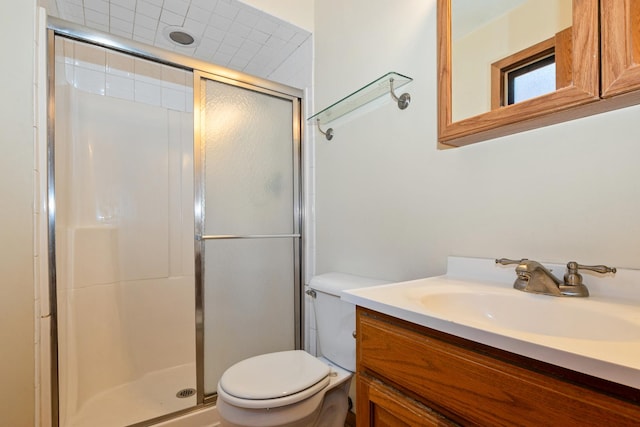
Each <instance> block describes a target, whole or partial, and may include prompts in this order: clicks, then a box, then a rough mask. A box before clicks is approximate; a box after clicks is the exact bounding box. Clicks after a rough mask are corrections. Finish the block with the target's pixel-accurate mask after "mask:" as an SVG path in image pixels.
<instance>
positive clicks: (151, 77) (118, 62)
mask: <svg viewBox="0 0 640 427" xmlns="http://www.w3.org/2000/svg"><path fill="white" fill-rule="evenodd" d="M63 49H64V69H65V73H64V75H62V76H56V80H58V81H59V82H60V80H59V79H64V80H66V82H67V83H68V84H70V85H72V86H73V87H75V88H76V89H80V90H82V91H84V92H88V93H93V94H96V95H104V96H108V97H113V98H119V99H126V100H129V101H135V102H139V103H143V104H148V105H153V106H157V107H163V108H167V109H171V110H176V111H182V112H192V111H193V89H192V88H191V87H190V86H191V82H187V78H189V79H191V74H190V73H187V72H186V71H184V70H180V69H177V68H172V67H165V66H162V65H160V64H157V63H154V62H150V61H147V60H143V59H137V58H133V57H132V56H130V55H124V54H122V53H118V52H112V51H105V50H102V49H93V48H91V46H87V45H85V44H82V43H78V42H75V41H72V40H65V41H64V42H63Z"/></svg>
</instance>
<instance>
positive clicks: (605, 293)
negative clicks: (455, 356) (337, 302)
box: [342, 257, 640, 389]
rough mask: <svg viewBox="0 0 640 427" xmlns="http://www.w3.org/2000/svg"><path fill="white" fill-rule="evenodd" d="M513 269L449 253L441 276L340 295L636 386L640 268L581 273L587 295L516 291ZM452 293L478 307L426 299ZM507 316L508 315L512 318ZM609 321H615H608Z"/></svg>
mask: <svg viewBox="0 0 640 427" xmlns="http://www.w3.org/2000/svg"><path fill="white" fill-rule="evenodd" d="M543 264H544V265H545V266H546V267H547V268H548V269H550V270H551V271H552V272H554V274H555V275H556V276H559V277H560V278H561V277H562V275H563V274H564V268H565V267H564V266H563V265H557V264H549V263H543ZM514 267H515V266H501V265H496V264H495V262H494V260H493V259H479V258H461V257H450V258H449V262H448V268H447V274H446V275H444V276H438V277H432V278H426V279H418V280H412V281H408V282H400V283H392V284H387V285H380V286H373V287H367V288H360V289H352V290H348V291H345V292H344V294H343V296H342V298H343V299H344V300H346V301H348V302H350V303H353V304H355V305H358V306H361V307H365V308H368V309H371V310H375V311H378V312H380V313H384V314H387V315H390V316H393V317H396V318H399V319H402V320H406V321H409V322H412V323H416V324H418V325H422V326H426V327H429V328H432V329H436V330H439V331H441V332H446V333H449V334H451V335H455V336H458V337H461V338H466V339H469V340H472V341H475V342H479V343H482V344H486V345H489V346H492V347H496V348H499V349H502V350H506V351H510V352H512V353H516V354H520V355H522V356H527V357H530V358H533V359H536V360H541V361H544V362H547V363H551V364H554V365H557V366H561V367H564V368H568V369H572V370H574V371H578V372H582V373H586V374H589V375H592V376H595V377H599V378H603V379H606V380H610V381H613V382H616V383H620V384H624V385H627V386H631V387H634V388H637V389H640V271H639V270H629V269H618V272H617V273H616V274H615V275H596V274H588V273H583V276H584V282H585V284H586V285H587V287H588V288H589V291H590V295H591V296H590V297H588V298H578V297H553V296H547V295H536V294H530V293H526V292H521V291H518V290H515V289H513V287H512V284H513V280H514V279H515V272H514ZM452 295H453V298H454V299H455V298H456V295H463V298H464V297H469V299H468V300H467V302H468V301H471V302H472V303H474V304H476V305H477V306H471V305H469V304H467V305H465V304H455V305H451V306H450V305H443V306H442V307H444V309H442V307H439V308H438V307H436V308H438V309H435V308H433V307H434V306H433V303H432V301H439V300H438V299H437V298H440V297H442V296H444V297H447V298H448V297H451V296H452ZM476 298H477V300H476ZM476 301H478V303H476ZM485 302H489V303H491V304H489V306H490V307H489V308H486V309H485V307H482V306H481V305H483V303H485ZM429 304H431V305H429ZM523 307H524V308H525V309H524V310H523V309H522V308H523ZM494 311H495V312H496V313H494ZM565 312H566V313H568V315H567V316H564V313H565ZM494 314H495V318H494ZM508 316H513V322H510V321H509V318H508ZM505 319H506V320H507V321H505ZM593 319H595V321H594V320H593ZM598 319H601V320H602V321H601V322H600V323H598V322H597V320H598ZM609 321H612V323H611V325H615V327H613V326H612V327H609ZM545 322H547V324H545ZM590 323H591V324H590ZM607 328H610V330H608V329H607Z"/></svg>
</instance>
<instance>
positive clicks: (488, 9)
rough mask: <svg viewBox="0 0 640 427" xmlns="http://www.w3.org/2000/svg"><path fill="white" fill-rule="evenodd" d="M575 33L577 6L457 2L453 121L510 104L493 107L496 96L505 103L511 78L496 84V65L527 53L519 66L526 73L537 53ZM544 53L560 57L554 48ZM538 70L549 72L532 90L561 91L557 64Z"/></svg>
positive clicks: (566, 0)
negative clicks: (552, 41)
mask: <svg viewBox="0 0 640 427" xmlns="http://www.w3.org/2000/svg"><path fill="white" fill-rule="evenodd" d="M570 27H571V0H483V1H477V0H451V68H452V86H451V90H452V97H453V101H452V103H453V121H458V120H462V119H466V118H468V117H472V116H475V115H478V114H482V113H486V112H487V111H490V110H491V109H493V108H499V107H500V106H502V105H505V104H507V102H495V104H497V105H492V93H493V92H494V91H495V92H497V95H498V98H499V95H500V93H501V92H503V91H501V90H500V89H501V87H504V86H505V78H506V76H504V77H503V78H501V79H500V78H499V79H497V81H495V82H493V81H492V64H494V63H497V62H499V61H505V60H508V58H510V57H513V55H516V54H518V53H520V52H522V56H523V57H522V58H520V59H519V61H516V62H519V63H520V65H522V67H526V66H527V65H529V66H531V64H535V63H537V62H536V55H537V53H538V52H537V51H536V50H535V47H536V46H539V45H540V44H541V43H544V42H545V41H547V40H549V39H553V38H554V37H555V35H556V34H557V33H560V32H561V31H562V30H565V29H567V28H570ZM544 47H546V46H543V47H541V49H542V51H543V52H546V51H548V50H551V49H553V50H554V51H555V49H554V46H553V45H552V46H551V48H550V49H544ZM532 49H533V51H532ZM527 52H531V53H530V54H527ZM549 58H553V56H549V55H546V56H544V57H543V58H541V59H542V60H543V61H542V62H544V60H545V59H546V60H547V62H548V59H549ZM522 67H520V68H519V69H522ZM537 69H542V70H546V72H544V73H534V75H535V78H534V79H533V83H538V85H536V84H531V85H528V86H527V87H531V89H539V91H538V92H537V93H538V94H540V95H542V94H544V93H549V92H553V91H554V90H556V84H555V83H556V82H555V75H556V73H555V61H553V62H551V63H550V64H547V66H546V67H542V68H537ZM535 70H536V69H534V70H533V71H535ZM533 71H532V72H533ZM526 75H527V74H524V75H523V76H522V77H520V79H522V78H524V76H526ZM529 75H531V74H529ZM512 81H513V79H512ZM549 82H550V83H551V84H549ZM495 86H497V87H495ZM506 86H507V88H508V85H506ZM534 93H535V92H534ZM512 95H513V94H512ZM531 97H533V96H527V98H531ZM516 99H519V98H516ZM520 99H521V98H520ZM498 101H500V100H498Z"/></svg>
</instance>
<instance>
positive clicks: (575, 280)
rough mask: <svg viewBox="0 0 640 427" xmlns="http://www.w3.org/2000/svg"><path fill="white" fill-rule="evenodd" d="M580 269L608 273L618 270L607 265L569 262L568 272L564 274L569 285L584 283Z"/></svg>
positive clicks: (565, 281)
mask: <svg viewBox="0 0 640 427" xmlns="http://www.w3.org/2000/svg"><path fill="white" fill-rule="evenodd" d="M578 270H589V271H595V272H596V273H600V274H606V273H614V274H615V272H616V268H615V267H607V266H606V265H581V264H578V263H577V262H575V261H570V262H568V263H567V273H566V274H565V275H564V284H565V285H569V286H578V285H581V284H582V275H581V274H580V273H578Z"/></svg>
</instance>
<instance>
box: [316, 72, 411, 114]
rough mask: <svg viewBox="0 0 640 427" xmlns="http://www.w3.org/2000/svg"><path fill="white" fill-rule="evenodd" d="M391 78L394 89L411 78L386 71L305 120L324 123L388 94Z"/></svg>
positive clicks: (408, 81)
mask: <svg viewBox="0 0 640 427" xmlns="http://www.w3.org/2000/svg"><path fill="white" fill-rule="evenodd" d="M391 79H393V89H394V90H395V89H398V88H400V87H402V86H404V85H406V84H407V83H410V82H411V81H412V80H413V79H412V78H411V77H407V76H403V75H402V74H398V73H394V72H390V73H387V74H385V75H384V76H382V77H379V78H377V79H376V80H374V81H372V82H371V83H369V84H368V85H366V86H363V87H362V88H360V89H358V90H357V91H355V92H353V93H352V94H350V95H348V96H345V97H344V98H342V99H341V100H340V101H338V102H335V103H333V104H331V105H330V106H328V107H327V108H325V109H324V110H322V111H320V112H318V113H316V114H314V115H313V116H311V117H309V118H308V119H307V120H315V121H318V123H319V124H320V125H324V124H326V123H329V122H331V121H333V120H335V119H337V118H339V117H342V116H344V115H345V114H348V113H350V112H352V111H353V110H356V109H357V108H359V107H361V106H363V105H365V104H368V103H369V102H371V101H373V100H375V99H378V98H380V97H381V96H383V95H389V94H390V92H391V84H390V80H391Z"/></svg>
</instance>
